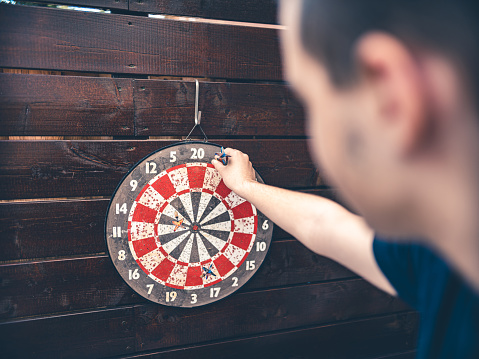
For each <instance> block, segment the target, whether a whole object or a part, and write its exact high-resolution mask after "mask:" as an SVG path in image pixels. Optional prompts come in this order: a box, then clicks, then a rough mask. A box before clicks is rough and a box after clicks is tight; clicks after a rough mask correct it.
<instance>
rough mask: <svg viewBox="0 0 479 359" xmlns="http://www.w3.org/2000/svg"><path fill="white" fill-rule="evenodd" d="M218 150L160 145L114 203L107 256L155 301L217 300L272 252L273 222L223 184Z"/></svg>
mask: <svg viewBox="0 0 479 359" xmlns="http://www.w3.org/2000/svg"><path fill="white" fill-rule="evenodd" d="M219 149H220V146H218V145H214V144H210V143H205V142H183V143H177V144H174V145H171V146H168V147H165V148H162V149H160V150H158V151H156V152H154V153H152V154H150V155H148V156H147V157H146V158H144V159H143V160H141V161H140V162H138V163H137V164H136V165H135V166H134V167H133V168H132V169H131V170H130V171H129V172H128V173H127V175H126V176H125V177H124V178H123V180H122V181H121V182H120V184H119V185H118V187H117V189H116V191H115V193H114V195H113V197H112V199H111V201H110V205H109V207H108V212H107V216H106V224H105V237H106V242H107V246H108V251H109V254H110V258H111V260H112V262H113V264H114V266H115V268H116V270H117V271H118V273H119V274H120V276H121V277H122V278H123V279H124V280H125V282H126V283H127V284H128V285H129V286H130V287H131V288H132V289H133V290H134V291H135V292H137V293H138V294H140V295H141V296H143V297H145V298H147V299H148V300H150V301H153V302H156V303H159V304H164V305H170V306H177V307H196V306H200V305H205V304H208V303H212V302H215V301H217V300H219V299H222V298H224V297H226V296H228V295H230V294H232V293H233V292H235V291H236V290H238V289H239V288H241V286H243V285H244V284H245V283H246V282H247V281H248V280H249V279H250V278H251V277H252V276H253V274H254V273H255V272H256V271H257V270H258V268H259V267H260V265H261V263H262V262H263V260H264V258H265V256H266V254H267V252H268V249H269V246H270V243H271V237H272V233H273V223H272V222H271V221H269V220H268V218H266V217H265V216H264V215H263V214H262V213H261V212H259V211H258V210H257V209H256V208H255V207H254V206H253V205H252V204H251V203H250V202H248V201H246V200H245V199H243V198H241V197H240V196H238V195H237V194H236V193H234V192H232V191H231V190H230V189H229V188H228V187H226V185H225V184H224V182H223V181H222V179H221V176H220V175H219V173H218V171H216V169H215V168H214V167H213V165H212V164H211V160H212V159H213V158H214V156H215V153H217V152H219ZM256 179H257V181H258V182H263V180H262V179H261V177H260V176H259V174H258V173H256Z"/></svg>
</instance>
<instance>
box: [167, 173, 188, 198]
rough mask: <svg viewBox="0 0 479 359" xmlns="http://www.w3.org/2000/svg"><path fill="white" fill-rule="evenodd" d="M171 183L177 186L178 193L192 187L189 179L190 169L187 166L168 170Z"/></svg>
mask: <svg viewBox="0 0 479 359" xmlns="http://www.w3.org/2000/svg"><path fill="white" fill-rule="evenodd" d="M168 177H170V180H171V183H172V184H173V186H174V187H175V190H176V193H179V192H182V191H184V190H187V189H190V187H189V181H188V170H187V169H186V167H181V168H177V169H176V170H174V171H170V172H168Z"/></svg>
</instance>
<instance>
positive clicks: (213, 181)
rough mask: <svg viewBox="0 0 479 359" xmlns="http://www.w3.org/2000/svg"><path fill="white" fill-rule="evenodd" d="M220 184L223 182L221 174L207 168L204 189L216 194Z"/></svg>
mask: <svg viewBox="0 0 479 359" xmlns="http://www.w3.org/2000/svg"><path fill="white" fill-rule="evenodd" d="M220 182H221V176H220V174H219V172H218V171H217V170H215V169H214V168H211V167H206V172H205V179H204V181H203V188H205V189H208V190H210V191H213V192H214V191H216V187H218V185H219V183H220Z"/></svg>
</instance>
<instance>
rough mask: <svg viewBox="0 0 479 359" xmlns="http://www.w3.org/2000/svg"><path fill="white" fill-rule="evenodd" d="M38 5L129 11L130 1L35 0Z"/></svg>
mask: <svg viewBox="0 0 479 359" xmlns="http://www.w3.org/2000/svg"><path fill="white" fill-rule="evenodd" d="M35 2H37V3H46V4H65V5H77V6H83V7H91V8H103V9H122V10H128V3H129V0H35Z"/></svg>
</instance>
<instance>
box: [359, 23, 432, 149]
mask: <svg viewBox="0 0 479 359" xmlns="http://www.w3.org/2000/svg"><path fill="white" fill-rule="evenodd" d="M355 50H356V58H357V61H358V64H359V67H360V71H361V75H362V80H363V81H366V84H367V85H368V86H369V88H370V89H372V92H373V96H374V99H375V104H376V106H377V111H378V117H379V119H380V122H381V123H379V125H381V126H382V127H381V131H382V132H381V135H384V136H387V137H386V140H387V141H388V142H390V143H391V144H393V145H394V146H396V149H395V151H397V152H398V154H399V155H400V156H409V155H411V154H413V153H414V152H415V151H416V150H418V149H419V148H420V147H421V146H422V145H423V141H424V140H426V138H425V136H427V129H428V126H429V123H428V122H429V121H430V116H428V108H427V107H428V101H427V96H426V95H427V93H426V88H425V84H424V81H423V76H422V71H421V67H420V64H419V63H418V62H417V61H416V59H415V58H414V56H413V54H412V53H411V51H410V50H409V49H408V48H406V47H405V46H404V44H403V43H402V42H400V41H399V40H398V39H396V38H395V37H393V36H391V35H388V34H385V33H380V32H374V33H368V34H365V35H364V36H362V37H361V38H360V39H359V40H358V42H357V45H356V48H355ZM384 131H385V132H384Z"/></svg>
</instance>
